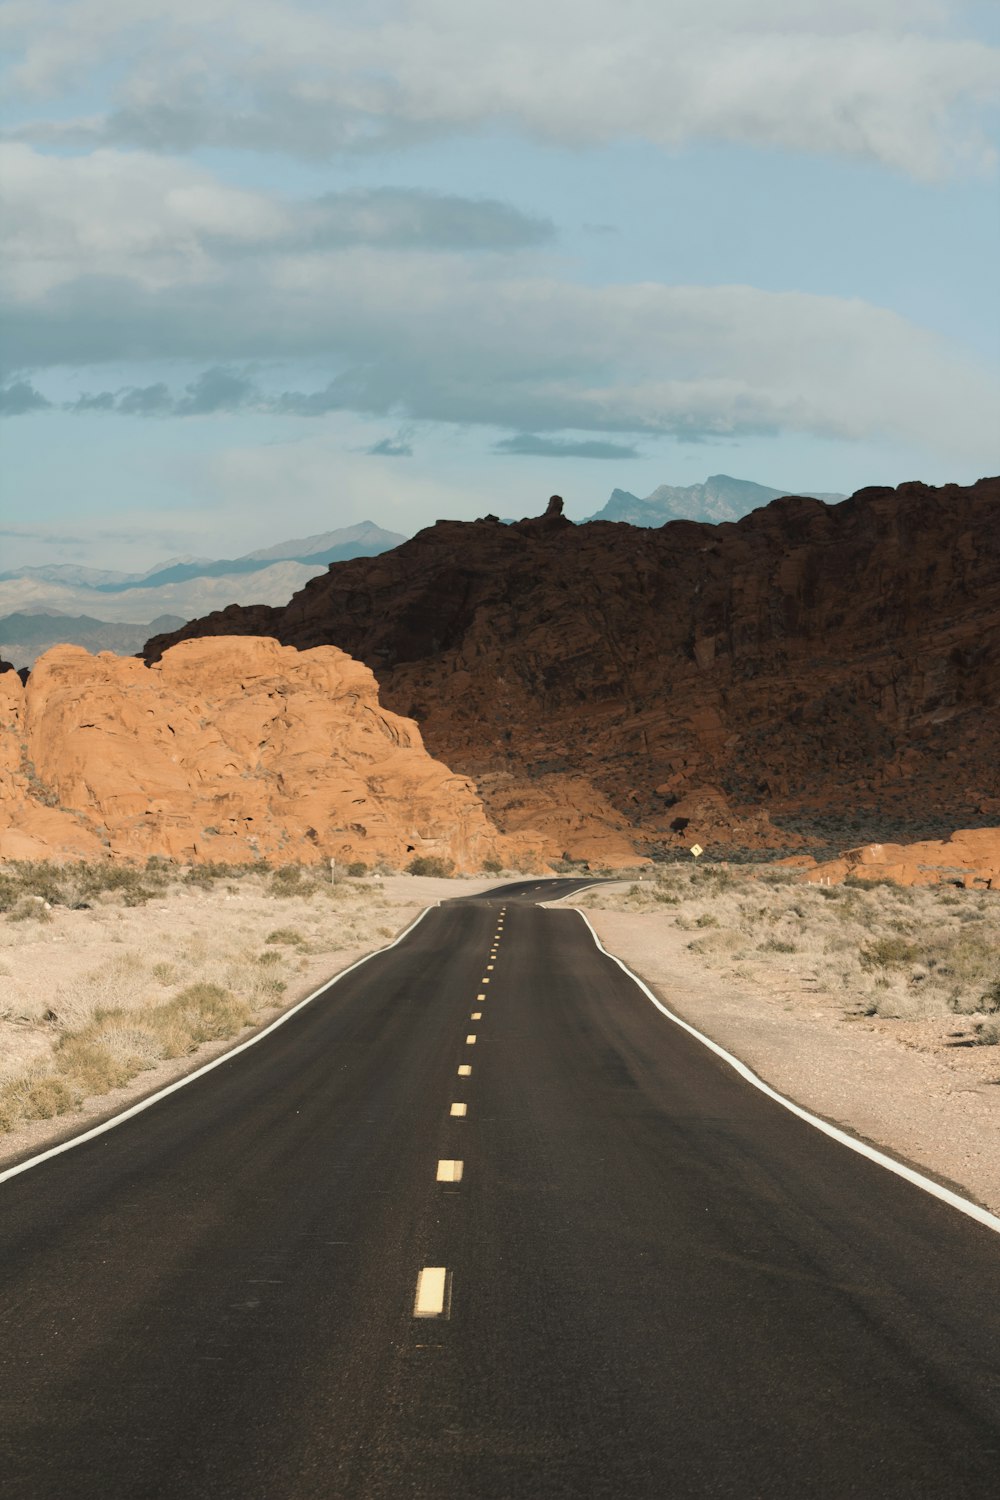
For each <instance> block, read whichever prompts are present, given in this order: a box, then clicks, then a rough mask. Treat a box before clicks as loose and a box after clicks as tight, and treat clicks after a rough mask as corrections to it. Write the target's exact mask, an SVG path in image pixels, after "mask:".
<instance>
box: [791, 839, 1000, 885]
mask: <svg viewBox="0 0 1000 1500" xmlns="http://www.w3.org/2000/svg"><path fill="white" fill-rule="evenodd" d="M849 875H853V876H856V877H858V878H859V879H862V880H891V881H892V882H893V883H894V884H895V885H946V884H950V885H961V886H964V887H965V888H967V889H977V890H991V891H1000V828H963V829H960V830H959V831H958V832H957V833H953V834H952V835H951V837H950V838H948V839H926V840H922V841H921V842H920V843H916V844H865V845H863V846H862V847H861V848H860V849H850V850H848V852H847V853H846V854H844V855H842V856H841V858H840V859H833V860H827V861H825V862H824V863H823V864H818V865H816V866H814V867H813V868H812V869H809V870H807V871H806V872H805V873H804V874H803V876H802V878H803V880H807V881H810V882H812V883H814V884H818V885H839V884H840V882H841V881H842V880H846V879H847V877H848V876H849Z"/></svg>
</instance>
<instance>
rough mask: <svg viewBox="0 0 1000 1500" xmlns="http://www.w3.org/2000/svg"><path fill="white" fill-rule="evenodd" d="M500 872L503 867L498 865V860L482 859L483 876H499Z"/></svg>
mask: <svg viewBox="0 0 1000 1500" xmlns="http://www.w3.org/2000/svg"><path fill="white" fill-rule="evenodd" d="M502 870H503V865H502V864H501V863H500V861H499V860H498V859H484V860H483V873H484V874H486V875H499V874H500V873H501V871H502Z"/></svg>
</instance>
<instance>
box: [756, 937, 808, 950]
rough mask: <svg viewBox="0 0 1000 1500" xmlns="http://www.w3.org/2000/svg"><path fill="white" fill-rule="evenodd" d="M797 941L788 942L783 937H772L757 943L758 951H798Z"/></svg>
mask: <svg viewBox="0 0 1000 1500" xmlns="http://www.w3.org/2000/svg"><path fill="white" fill-rule="evenodd" d="M798 951H799V950H798V945H797V944H796V943H786V942H785V941H784V940H783V939H782V938H776V937H770V938H768V939H767V940H766V941H765V942H763V943H758V944H757V952H758V953H798Z"/></svg>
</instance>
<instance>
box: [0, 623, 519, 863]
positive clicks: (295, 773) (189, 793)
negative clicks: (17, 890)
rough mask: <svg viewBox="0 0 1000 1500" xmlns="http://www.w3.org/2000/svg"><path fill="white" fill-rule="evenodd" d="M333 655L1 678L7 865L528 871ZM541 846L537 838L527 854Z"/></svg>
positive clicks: (0, 795) (231, 649)
mask: <svg viewBox="0 0 1000 1500" xmlns="http://www.w3.org/2000/svg"><path fill="white" fill-rule="evenodd" d="M531 843H532V841H531V839H530V838H529V839H523V838H522V839H518V838H514V839H506V838H502V837H500V836H499V835H498V834H497V831H496V828H495V827H494V826H493V824H492V823H491V822H490V820H489V819H488V818H487V816H486V814H485V812H484V810H483V805H482V802H481V801H480V799H479V797H478V795H477V793H476V789H475V787H474V786H473V785H472V783H471V782H470V781H469V780H468V779H467V778H466V777H465V776H462V775H455V774H453V773H452V772H451V771H450V770H449V769H448V767H447V766H444V765H442V764H441V763H440V761H436V760H433V759H432V758H431V757H430V756H429V755H428V754H427V752H426V750H425V749H424V746H423V743H422V741H421V737H420V731H419V730H418V729H417V727H416V725H415V724H413V723H412V722H410V721H409V720H407V719H404V718H400V717H399V716H398V715H397V714H394V713H390V712H388V711H387V710H385V709H384V708H382V707H381V706H380V704H379V700H378V691H377V688H376V684H375V680H374V678H373V677H372V674H371V672H370V671H369V670H368V668H367V667H364V666H362V665H361V663H360V662H356V661H352V660H351V658H350V657H349V656H346V655H345V654H344V653H343V652H342V651H339V650H338V649H337V648H336V647H332V646H323V647H320V648H318V649H314V650H307V651H296V650H293V649H291V648H290V647H283V646H280V645H278V643H277V642H276V641H274V640H270V639H268V640H259V639H253V638H240V639H235V640H192V641H188V642H185V643H184V644H183V645H179V646H176V647H174V649H172V650H170V651H168V652H166V654H165V655H164V656H163V657H162V659H160V660H158V661H157V663H156V664H155V665H154V666H153V667H152V668H151V669H150V668H147V667H146V666H144V665H143V663H142V662H141V661H140V660H138V659H136V658H127V659H122V658H119V657H115V656H113V655H111V654H110V653H104V654H102V655H100V656H96V657H95V656H89V655H88V654H87V652H86V651H84V650H83V649H82V648H80V647H76V646H60V647H57V648H56V649H54V650H52V651H50V652H48V653H47V654H46V655H45V656H43V657H42V658H41V659H40V661H39V662H38V664H37V665H36V667H35V669H34V671H33V672H32V673H31V675H30V677H29V678H28V681H27V684H26V685H24V684H22V682H21V679H20V677H19V676H18V675H17V673H16V672H13V671H4V672H0V858H2V859H36V858H45V857H50V856H55V857H67V856H71V857H81V858H89V857H93V856H98V855H107V854H111V855H116V856H119V857H123V858H132V859H138V858H145V857H146V856H147V855H150V854H160V855H167V856H172V857H174V858H176V859H181V860H206V859H211V860H227V861H245V860H252V859H255V858H264V859H269V860H273V861H277V862H286V861H287V862H290V861H298V860H303V861H313V860H316V859H320V858H329V857H335V858H337V859H340V860H352V859H361V860H364V861H365V862H366V863H368V864H371V863H372V862H373V861H375V860H378V859H385V860H387V861H389V862H390V863H391V864H393V865H394V866H396V867H399V866H403V865H405V864H406V863H407V861H408V860H409V859H411V858H412V857H413V855H414V854H438V855H442V856H446V857H447V858H450V859H453V860H454V861H455V862H456V863H457V864H458V865H459V867H460V868H471V869H479V868H480V867H481V865H482V862H483V860H484V859H485V858H490V857H492V858H498V859H500V860H501V861H503V862H508V861H511V860H517V859H518V858H519V857H521V856H523V855H524V853H525V851H526V849H527V848H528V846H529V845H530V844H531ZM534 847H537V841H536V843H535V845H534Z"/></svg>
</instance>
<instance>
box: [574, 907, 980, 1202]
mask: <svg viewBox="0 0 1000 1500" xmlns="http://www.w3.org/2000/svg"><path fill="white" fill-rule="evenodd" d="M587 916H588V918H589V920H590V921H591V922H592V924H593V926H594V928H595V930H596V931H597V933H598V935H599V937H600V939H601V942H602V943H604V945H605V947H607V948H608V949H609V951H610V952H612V953H614V954H616V955H617V956H618V957H619V958H621V959H623V960H624V962H625V963H627V964H628V965H629V967H630V968H631V969H633V970H634V971H635V973H636V974H638V975H639V976H640V977H641V978H642V979H643V980H644V981H645V982H646V983H647V984H648V985H649V986H650V988H651V989H652V990H653V991H654V992H655V993H656V994H657V995H658V996H659V998H660V999H662V1001H663V1002H664V1004H665V1005H667V1006H668V1007H670V1008H671V1009H673V1010H675V1011H676V1012H677V1014H678V1015H679V1016H680V1017H681V1018H682V1019H683V1020H685V1021H688V1022H689V1023H690V1024H691V1025H692V1026H695V1027H697V1029H698V1030H700V1031H703V1032H704V1033H705V1035H706V1036H709V1037H711V1039H712V1040H713V1041H715V1042H718V1043H719V1045H720V1046H722V1047H725V1048H726V1050H727V1051H730V1052H732V1053H734V1054H735V1055H736V1056H737V1057H739V1058H741V1059H742V1060H743V1061H744V1062H745V1063H747V1064H748V1066H749V1067H751V1068H753V1070H754V1071H755V1072H756V1073H757V1074H758V1075H759V1076H760V1077H761V1078H762V1079H763V1080H764V1081H765V1082H766V1083H769V1084H770V1085H771V1087H772V1088H775V1089H777V1090H779V1092H781V1093H783V1094H786V1095H787V1096H788V1097H789V1098H790V1099H792V1100H794V1102H795V1103H797V1104H800V1105H801V1106H802V1107H803V1108H805V1109H808V1110H810V1111H812V1112H813V1113H814V1114H818V1115H822V1116H823V1117H824V1118H825V1119H827V1120H830V1121H832V1122H833V1123H835V1124H837V1125H839V1126H840V1127H841V1129H844V1130H847V1131H850V1132H851V1133H853V1134H855V1135H859V1136H861V1137H863V1138H864V1139H865V1140H868V1141H870V1142H872V1143H873V1144H874V1145H876V1146H879V1147H881V1148H882V1149H883V1150H886V1151H888V1152H891V1153H892V1154H893V1155H895V1156H897V1157H900V1158H902V1159H903V1160H905V1161H907V1162H909V1163H911V1164H913V1165H915V1166H917V1167H919V1168H920V1169H921V1170H922V1171H924V1172H927V1173H928V1174H930V1175H931V1176H933V1177H936V1178H938V1179H940V1180H942V1181H944V1182H946V1183H947V1184H948V1185H949V1186H953V1187H956V1188H958V1189H959V1190H961V1191H963V1192H964V1193H966V1194H967V1195H968V1196H970V1197H972V1198H973V1199H974V1200H975V1201H977V1202H978V1203H981V1204H982V1205H983V1206H984V1207H986V1208H989V1209H990V1210H991V1211H992V1212H994V1213H997V1212H1000V1085H991V1084H984V1083H983V1082H982V1081H981V1080H970V1079H968V1078H966V1077H963V1074H962V1069H961V1059H959V1058H948V1057H941V1056H940V1055H936V1054H933V1053H924V1052H918V1051H915V1050H912V1049H909V1048H907V1047H906V1046H904V1045H901V1044H900V1043H899V1042H897V1041H896V1040H894V1039H893V1038H892V1037H891V1036H887V1035H886V1034H885V1033H884V1032H883V1031H881V1030H878V1029H875V1028H873V1027H870V1026H868V1025H866V1023H865V1021H864V1020H863V1019H861V1018H848V1017H845V1015H844V1014H843V1011H842V1010H841V1009H839V1008H838V1007H837V1006H836V1005H835V1004H834V1003H832V1002H831V1001H830V1000H829V998H828V997H825V996H822V995H817V994H815V993H812V992H808V991H805V990H804V989H803V987H802V986H801V984H799V983H797V982H796V980H795V978H794V976H792V975H788V974H775V976H774V978H773V982H772V983H769V985H768V987H767V988H766V989H765V988H764V987H763V986H761V985H758V984H752V983H750V982H747V981H741V980H736V979H734V978H731V977H729V976H723V975H720V974H717V973H713V972H712V971H711V970H709V969H707V968H705V967H703V966H701V965H700V964H699V963H698V961H697V959H696V958H695V957H694V956H693V955H692V954H691V953H690V952H689V951H688V948H687V940H688V937H689V934H687V933H684V932H680V931H678V930H677V929H675V928H671V927H669V926H667V925H666V924H665V923H664V922H663V920H662V919H661V918H659V917H658V916H657V915H656V914H655V913H633V912H618V911H601V910H593V909H590V910H588V912H587Z"/></svg>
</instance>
